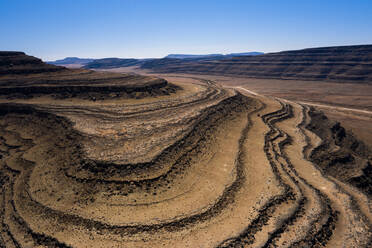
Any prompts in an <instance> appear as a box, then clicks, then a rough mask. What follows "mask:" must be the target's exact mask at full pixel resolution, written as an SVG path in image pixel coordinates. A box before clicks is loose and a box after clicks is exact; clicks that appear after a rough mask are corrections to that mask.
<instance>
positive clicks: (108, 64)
mask: <svg viewBox="0 0 372 248" xmlns="http://www.w3.org/2000/svg"><path fill="white" fill-rule="evenodd" d="M143 62H144V60H142V59H119V58H104V59H96V60H94V61H92V62H90V63H88V64H86V65H85V66H84V68H86V69H110V68H118V67H127V66H134V65H139V64H141V63H143Z"/></svg>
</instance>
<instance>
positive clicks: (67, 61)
mask: <svg viewBox="0 0 372 248" xmlns="http://www.w3.org/2000/svg"><path fill="white" fill-rule="evenodd" d="M93 60H94V59H85V58H84V59H82V58H78V57H66V58H64V59H59V60H55V61H47V62H46V63H48V64H52V65H85V64H88V63H89V62H92V61H93Z"/></svg>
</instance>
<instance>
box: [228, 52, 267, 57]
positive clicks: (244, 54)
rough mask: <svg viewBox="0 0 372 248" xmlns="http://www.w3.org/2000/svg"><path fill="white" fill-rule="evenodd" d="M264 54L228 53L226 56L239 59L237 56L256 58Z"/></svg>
mask: <svg viewBox="0 0 372 248" xmlns="http://www.w3.org/2000/svg"><path fill="white" fill-rule="evenodd" d="M262 54H264V53H263V52H247V53H229V54H226V56H229V57H239V56H257V55H262Z"/></svg>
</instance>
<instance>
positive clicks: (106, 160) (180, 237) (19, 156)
mask: <svg viewBox="0 0 372 248" xmlns="http://www.w3.org/2000/svg"><path fill="white" fill-rule="evenodd" d="M110 70H111V71H91V70H86V69H74V70H71V69H66V68H63V67H57V66H52V65H46V64H44V63H42V62H41V61H40V60H38V59H36V58H33V57H30V56H27V55H25V54H23V53H14V52H0V186H1V188H0V189H1V191H0V192H1V193H0V226H1V228H0V247H372V209H371V207H372V205H371V199H372V198H371V197H372V164H371V163H372V153H371V144H372V142H371V140H372V138H371V137H370V136H371V132H369V131H368V130H370V129H371V116H372V115H371V111H372V107H371V106H372V94H371V87H372V86H371V85H370V84H368V83H365V82H363V83H360V84H356V83H354V82H349V83H345V82H342V85H343V86H344V87H335V86H336V85H337V86H340V83H337V82H318V81H314V82H310V81H299V80H297V81H296V80H278V79H275V80H268V79H254V78H242V77H236V76H231V75H229V76H228V77H227V76H221V75H210V74H207V73H206V74H203V75H195V74H174V73H172V74H169V73H167V74H159V72H155V73H157V74H155V73H154V71H149V70H143V68H142V69H138V68H130V67H125V68H116V69H110ZM113 71H115V72H113ZM140 74H141V75H140ZM349 79H350V78H349ZM363 80H364V79H363ZM320 110H324V111H323V112H322V111H320ZM327 116H328V117H327ZM341 116H342V118H341V119H342V120H340V121H341V124H340V122H338V121H339V119H340V117H341ZM344 123H345V125H344ZM363 123H364V124H363ZM355 125H360V127H361V128H355V127H356V126H355ZM344 126H345V127H346V128H345V127H344ZM354 129H355V130H354ZM356 129H360V130H356ZM351 130H352V132H351ZM353 133H355V134H353ZM363 133H364V134H366V135H363Z"/></svg>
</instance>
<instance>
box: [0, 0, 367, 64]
mask: <svg viewBox="0 0 372 248" xmlns="http://www.w3.org/2000/svg"><path fill="white" fill-rule="evenodd" d="M354 44H372V0H328V1H327V0H307V1H305V0H303V1H301V0H266V1H265V0H252V1H250V0H225V1H221V0H185V1H181V0H0V50H17V51H24V52H26V53H28V54H30V55H33V56H36V57H40V58H42V59H44V60H54V59H59V58H64V57H67V56H78V57H91V58H102V57H122V58H129V57H134V58H144V57H163V56H165V55H167V54H169V53H192V54H205V53H230V52H248V51H262V52H274V51H281V50H289V49H300V48H306V47H318V46H333V45H354Z"/></svg>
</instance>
